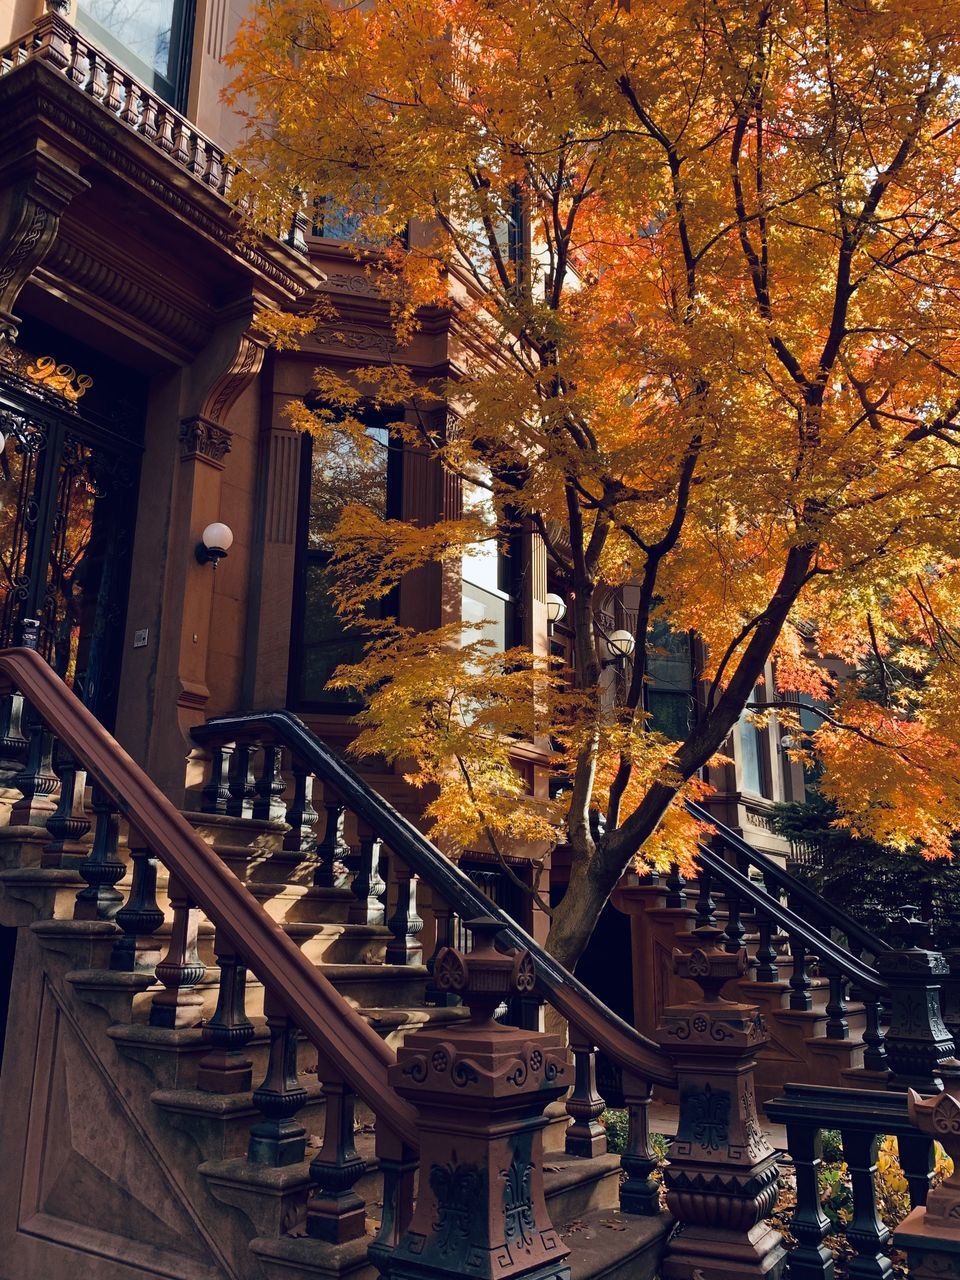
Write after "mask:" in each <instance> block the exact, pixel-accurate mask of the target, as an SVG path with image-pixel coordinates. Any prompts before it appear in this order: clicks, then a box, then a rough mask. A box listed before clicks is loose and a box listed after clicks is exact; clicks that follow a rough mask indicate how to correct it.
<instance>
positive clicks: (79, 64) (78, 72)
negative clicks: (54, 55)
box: [63, 40, 88, 87]
mask: <svg viewBox="0 0 960 1280" xmlns="http://www.w3.org/2000/svg"><path fill="white" fill-rule="evenodd" d="M71 43H72V52H71V56H70V65H69V66H68V67H67V69H66V70H65V71H64V73H63V74H64V75H65V76H66V77H67V79H68V80H69V81H70V83H71V84H76V85H80V86H81V87H82V86H83V85H84V84H85V83H86V80H87V74H88V66H87V51H86V49H85V48H84V46H83V45H82V43H81V42H80V41H79V40H74V41H72V42H71Z"/></svg>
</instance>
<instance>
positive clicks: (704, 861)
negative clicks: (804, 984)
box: [697, 845, 887, 996]
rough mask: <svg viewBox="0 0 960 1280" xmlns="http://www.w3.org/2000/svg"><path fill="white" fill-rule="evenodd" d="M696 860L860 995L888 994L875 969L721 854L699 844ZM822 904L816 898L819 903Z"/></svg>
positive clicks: (742, 900)
mask: <svg viewBox="0 0 960 1280" xmlns="http://www.w3.org/2000/svg"><path fill="white" fill-rule="evenodd" d="M697 861H698V862H699V864H700V867H701V870H703V871H708V872H709V873H710V875H711V877H712V878H713V880H715V881H716V882H718V883H719V884H720V885H722V886H723V888H724V889H725V890H726V891H727V892H728V893H731V894H735V895H736V896H737V898H739V900H740V904H741V906H744V905H745V906H746V907H747V909H748V910H749V911H751V912H755V913H756V914H757V915H766V916H767V917H768V918H773V919H774V920H775V921H776V923H777V925H778V927H779V928H781V929H782V930H783V931H784V932H785V933H787V934H790V935H791V936H794V937H797V938H799V939H800V940H801V941H802V942H803V943H804V946H805V947H806V949H807V951H808V952H809V953H810V954H811V955H815V956H818V957H819V959H820V961H821V962H822V963H826V964H828V965H832V966H835V967H836V968H837V969H838V970H839V971H840V972H841V973H843V974H844V975H845V976H846V977H847V978H849V979H850V981H851V982H853V983H854V984H855V985H856V986H857V988H858V989H859V990H860V991H861V992H863V993H865V994H870V995H873V996H879V995H882V994H884V993H885V992H886V990H887V983H886V980H885V979H884V978H883V977H881V975H880V974H879V973H878V972H877V970H876V969H874V968H873V967H872V966H871V965H869V964H867V963H866V962H865V961H863V960H861V959H859V957H857V956H855V955H854V954H853V953H852V952H851V951H848V950H847V948H846V947H844V946H842V945H841V944H840V943H838V942H834V940H833V939H832V938H830V937H828V936H827V935H826V934H825V933H821V932H820V930H819V929H816V928H815V927H814V926H813V925H812V924H810V923H809V922H808V921H807V920H805V919H804V918H803V917H802V916H799V915H797V913H796V912H795V911H791V909H790V908H789V907H787V906H784V904H783V903H782V902H778V901H777V899H776V898H774V897H772V896H771V895H770V894H769V893H767V892H766V890H764V889H762V888H761V887H760V886H759V885H758V884H755V883H754V882H753V881H752V880H751V879H750V878H749V876H745V875H743V874H742V872H740V871H737V870H736V868H735V867H731V865H730V863H729V862H727V861H726V860H725V859H724V858H722V857H721V856H720V854H718V853H714V852H713V850H712V849H708V848H707V846H706V845H700V846H699V851H698V854H697ZM814 896H815V897H816V895H814ZM820 901H821V900H820V899H819V898H817V902H818V903H819V902H820Z"/></svg>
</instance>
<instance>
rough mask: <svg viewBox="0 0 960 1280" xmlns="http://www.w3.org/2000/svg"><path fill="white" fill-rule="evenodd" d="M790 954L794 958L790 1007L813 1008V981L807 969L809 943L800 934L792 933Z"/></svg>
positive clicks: (791, 974)
mask: <svg viewBox="0 0 960 1280" xmlns="http://www.w3.org/2000/svg"><path fill="white" fill-rule="evenodd" d="M790 955H791V957H792V959H793V969H792V971H791V973H790V1008H791V1009H812V1008H813V997H812V996H811V995H810V988H811V987H812V986H813V983H812V982H811V981H810V974H809V972H808V970H807V944H806V943H805V942H804V940H803V938H801V937H800V935H799V934H796V933H792V934H791V935H790Z"/></svg>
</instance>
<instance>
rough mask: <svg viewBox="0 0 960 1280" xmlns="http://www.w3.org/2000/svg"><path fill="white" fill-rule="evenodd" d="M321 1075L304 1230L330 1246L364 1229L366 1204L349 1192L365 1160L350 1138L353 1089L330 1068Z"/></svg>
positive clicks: (344, 1240) (326, 1065) (351, 1132)
mask: <svg viewBox="0 0 960 1280" xmlns="http://www.w3.org/2000/svg"><path fill="white" fill-rule="evenodd" d="M323 1071H324V1075H323V1096H324V1099H325V1106H324V1111H323V1146H322V1147H321V1148H320V1150H319V1151H318V1152H317V1154H316V1155H315V1156H314V1158H313V1160H312V1161H311V1162H310V1179H311V1181H312V1183H313V1190H312V1191H311V1193H310V1196H309V1198H308V1200H307V1234H308V1235H309V1236H312V1237H313V1238H314V1239H316V1240H326V1241H327V1242H328V1243H330V1244H346V1242H347V1241H348V1240H357V1239H359V1237H360V1236H362V1235H363V1234H364V1231H365V1230H366V1204H365V1202H364V1201H363V1200H362V1199H361V1198H360V1196H358V1195H357V1193H356V1192H355V1191H354V1189H353V1188H354V1185H355V1184H356V1183H357V1182H358V1181H359V1180H360V1178H361V1177H362V1176H363V1173H364V1170H365V1169H366V1162H365V1161H364V1160H363V1159H362V1158H361V1157H360V1156H359V1155H358V1153H357V1149H356V1147H355V1145H354V1141H353V1116H354V1103H355V1098H354V1093H353V1090H352V1089H351V1088H350V1086H349V1085H348V1084H347V1083H346V1082H345V1081H344V1080H343V1078H342V1077H341V1076H340V1074H339V1073H338V1072H336V1071H335V1070H334V1069H333V1068H332V1066H330V1065H329V1064H325V1065H324V1068H323Z"/></svg>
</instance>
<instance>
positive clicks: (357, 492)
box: [307, 427, 390, 551]
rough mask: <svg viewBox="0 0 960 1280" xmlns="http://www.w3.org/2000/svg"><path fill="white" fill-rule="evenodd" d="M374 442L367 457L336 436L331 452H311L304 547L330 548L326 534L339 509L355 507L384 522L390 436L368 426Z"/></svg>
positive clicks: (378, 428) (380, 429)
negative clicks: (349, 506)
mask: <svg viewBox="0 0 960 1280" xmlns="http://www.w3.org/2000/svg"><path fill="white" fill-rule="evenodd" d="M367 435H368V436H370V438H371V439H372V440H373V441H374V445H373V449H372V450H371V452H370V456H369V457H366V458H363V457H361V456H360V454H359V452H358V450H357V448H356V445H355V444H354V442H353V441H352V440H350V439H348V438H347V437H345V436H343V437H337V438H336V439H335V440H334V442H333V447H332V448H331V449H324V450H322V451H321V450H319V449H314V451H313V458H312V460H311V466H310V512H309V516H308V525H307V547H308V549H309V550H310V551H327V550H329V549H330V534H331V532H332V531H333V529H334V527H335V526H336V523H337V521H338V520H339V519H340V515H341V513H342V511H343V508H344V507H346V506H348V505H350V504H359V505H361V506H364V507H369V509H370V510H371V511H373V512H375V513H376V515H378V516H380V517H381V519H385V518H386V515H387V466H388V460H389V457H390V453H389V449H388V447H387V446H388V444H389V441H390V433H389V431H388V430H387V428H386V427H370V428H368V430H367Z"/></svg>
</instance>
